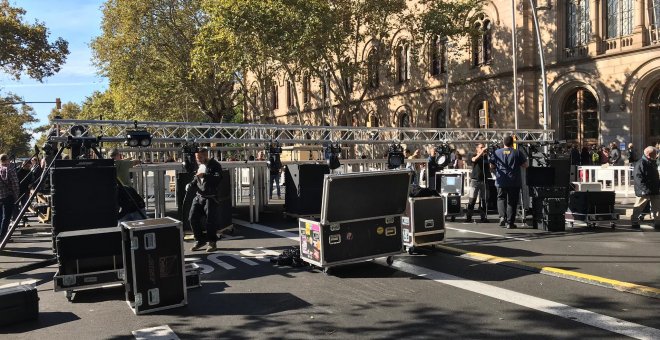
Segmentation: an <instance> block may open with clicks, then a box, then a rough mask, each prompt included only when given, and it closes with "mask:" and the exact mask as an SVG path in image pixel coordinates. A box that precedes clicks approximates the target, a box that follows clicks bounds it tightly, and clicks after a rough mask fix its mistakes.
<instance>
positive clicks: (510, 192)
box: [490, 136, 528, 229]
mask: <svg viewBox="0 0 660 340" xmlns="http://www.w3.org/2000/svg"><path fill="white" fill-rule="evenodd" d="M503 142H504V147H503V148H501V149H498V150H496V151H495V153H494V154H493V155H492V157H491V158H490V168H491V171H494V172H495V179H496V180H495V185H496V186H497V212H498V213H499V215H500V227H504V226H505V225H506V227H507V229H515V228H516V225H515V221H516V209H517V207H518V199H519V198H520V189H521V187H522V176H521V171H520V168H527V166H528V164H527V157H525V155H524V154H523V153H522V152H520V151H518V150H516V149H514V148H513V137H511V136H506V137H504V141H503Z"/></svg>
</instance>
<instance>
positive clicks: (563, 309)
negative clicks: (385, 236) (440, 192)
mask: <svg viewBox="0 0 660 340" xmlns="http://www.w3.org/2000/svg"><path fill="white" fill-rule="evenodd" d="M235 223H238V224H241V225H242V226H245V227H247V228H252V229H256V230H259V231H263V232H266V233H270V234H273V235H277V236H280V237H285V238H289V239H291V240H293V241H297V242H298V241H299V239H298V236H297V235H294V234H293V233H288V232H282V231H280V230H277V229H275V228H271V227H267V226H263V225H259V224H250V223H247V222H245V221H240V220H236V222H235ZM495 236H500V235H495ZM521 240H524V239H521ZM376 263H378V264H381V265H387V264H385V263H384V262H383V261H376ZM392 267H394V268H396V269H398V270H400V271H403V272H406V273H409V274H412V275H415V276H419V277H423V278H425V279H429V280H433V281H435V282H438V283H443V284H446V285H448V286H452V287H455V288H459V289H463V290H467V291H470V292H473V293H477V294H480V295H484V296H488V297H492V298H494V299H498V300H501V301H505V302H508V303H512V304H515V305H518V306H523V307H527V308H530V309H534V310H537V311H541V312H544V313H548V314H551V315H556V316H559V317H562V318H565V319H569V320H573V321H577V322H580V323H583V324H585V325H589V326H593V327H597V328H600V329H603V330H606V331H610V332H613V333H618V334H622V335H625V336H629V337H632V338H636V339H660V330H658V329H655V328H651V327H646V326H644V325H640V324H636V323H633V322H628V321H625V320H621V319H617V318H613V317H610V316H607V315H602V314H598V313H594V312H591V311H588V310H586V309H580V308H575V307H571V306H568V305H565V304H562V303H558V302H554V301H550V300H546V299H542V298H538V297H535V296H532V295H527V294H523V293H518V292H514V291H512V290H508V289H504V288H500V287H496V286H492V285H488V284H485V283H481V282H477V281H472V280H466V279H464V278H461V277H458V276H453V275H449V274H445V273H442V272H438V271H435V270H431V269H427V268H424V267H420V266H416V265H413V264H409V263H406V262H404V261H401V260H396V261H394V263H393V264H392Z"/></svg>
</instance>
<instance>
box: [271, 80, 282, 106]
mask: <svg viewBox="0 0 660 340" xmlns="http://www.w3.org/2000/svg"><path fill="white" fill-rule="evenodd" d="M270 107H271V109H273V110H277V109H279V108H280V99H279V96H278V93H277V84H275V85H273V86H272V87H271V88H270Z"/></svg>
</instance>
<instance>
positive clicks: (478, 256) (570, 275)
mask: <svg viewBox="0 0 660 340" xmlns="http://www.w3.org/2000/svg"><path fill="white" fill-rule="evenodd" d="M435 247H436V249H439V250H441V251H444V252H446V253H450V254H453V255H458V256H460V257H465V258H469V259H473V260H478V261H483V262H488V263H493V264H500V265H503V266H507V267H513V268H518V269H523V270H528V271H533V272H537V273H541V274H546V275H550V276H555V277H560V278H564V279H568V280H573V281H578V282H582V283H588V284H592V285H596V286H601V287H606V288H612V289H616V290H619V291H622V292H628V293H632V294H637V295H644V296H648V297H653V298H656V299H660V289H658V288H654V287H648V286H642V285H638V284H636V283H630V282H624V281H619V280H613V279H608V278H605V277H600V276H596V275H590V274H584V273H580V272H575V271H571V270H565V269H560V268H555V267H546V266H542V265H539V264H536V263H529V262H523V261H519V260H514V259H510V258H506V257H499V256H494V255H488V254H483V253H476V252H470V251H466V250H463V249H459V248H454V247H449V246H443V245H436V246H435Z"/></svg>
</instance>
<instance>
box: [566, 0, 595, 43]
mask: <svg viewBox="0 0 660 340" xmlns="http://www.w3.org/2000/svg"><path fill="white" fill-rule="evenodd" d="M590 38H591V21H590V20H589V0H568V1H566V47H567V48H575V47H578V46H585V45H587V44H588V43H589V40H590Z"/></svg>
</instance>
